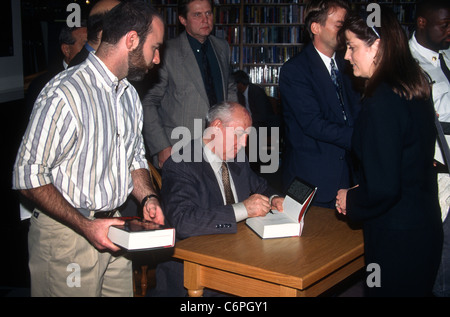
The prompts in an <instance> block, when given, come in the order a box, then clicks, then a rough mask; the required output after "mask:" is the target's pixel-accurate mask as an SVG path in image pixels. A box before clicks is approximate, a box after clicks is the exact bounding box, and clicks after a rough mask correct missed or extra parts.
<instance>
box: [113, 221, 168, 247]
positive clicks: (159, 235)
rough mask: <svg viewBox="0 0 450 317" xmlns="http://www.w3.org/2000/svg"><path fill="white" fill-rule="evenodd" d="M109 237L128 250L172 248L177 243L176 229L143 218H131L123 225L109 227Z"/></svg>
mask: <svg viewBox="0 0 450 317" xmlns="http://www.w3.org/2000/svg"><path fill="white" fill-rule="evenodd" d="M108 238H109V239H110V240H111V241H112V242H113V243H115V244H116V245H118V246H120V247H122V248H124V249H127V250H150V249H159V248H170V247H173V246H174V245H175V229H174V228H166V227H163V226H161V225H159V224H155V223H153V222H149V221H145V220H143V219H131V220H126V221H125V224H124V225H122V226H111V227H109V232H108Z"/></svg>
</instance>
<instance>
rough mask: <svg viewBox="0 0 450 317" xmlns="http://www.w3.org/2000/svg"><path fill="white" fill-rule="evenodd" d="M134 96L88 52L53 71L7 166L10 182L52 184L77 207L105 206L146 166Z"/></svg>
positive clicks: (123, 195)
mask: <svg viewBox="0 0 450 317" xmlns="http://www.w3.org/2000/svg"><path fill="white" fill-rule="evenodd" d="M142 125H143V112H142V105H141V102H140V99H139V96H138V94H137V92H136V90H135V89H134V87H133V86H132V85H130V84H129V82H128V81H127V80H126V79H123V80H121V81H119V80H118V78H117V77H116V76H115V75H113V74H112V73H111V72H110V71H109V70H108V68H107V67H106V66H105V65H104V64H103V62H102V61H101V60H100V59H99V58H98V57H97V56H95V55H94V54H92V53H91V54H89V57H88V58H87V60H86V62H85V63H82V64H80V65H78V66H74V67H72V68H69V69H68V70H66V71H63V72H62V73H60V74H58V75H57V76H56V77H55V78H53V79H52V80H51V81H50V82H49V83H48V84H47V85H46V86H45V88H44V89H43V90H42V91H41V93H40V95H39V97H38V99H37V100H36V103H35V106H34V109H33V112H32V115H31V118H30V123H29V125H28V127H27V130H26V132H25V135H24V137H23V140H22V143H21V145H20V148H19V151H18V154H17V158H16V162H15V165H14V171H13V188H14V189H30V188H36V187H40V186H43V185H47V184H53V185H54V186H55V187H56V188H57V189H58V190H59V191H60V192H61V194H62V195H63V196H64V198H65V199H66V200H67V201H68V202H69V203H71V205H72V206H74V207H75V208H83V209H88V210H99V211H106V210H112V209H115V208H117V207H119V206H120V205H122V204H123V203H124V202H125V200H126V199H127V197H128V195H129V193H130V192H131V191H132V189H133V182H132V178H131V171H133V170H136V169H140V168H148V166H147V161H146V158H145V148H144V142H143V137H142V133H141V131H142Z"/></svg>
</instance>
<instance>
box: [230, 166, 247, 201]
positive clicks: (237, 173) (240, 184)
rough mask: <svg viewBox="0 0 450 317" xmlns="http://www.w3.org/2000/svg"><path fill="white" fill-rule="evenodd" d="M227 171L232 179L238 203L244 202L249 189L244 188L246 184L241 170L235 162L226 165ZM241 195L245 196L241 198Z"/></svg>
mask: <svg viewBox="0 0 450 317" xmlns="http://www.w3.org/2000/svg"><path fill="white" fill-rule="evenodd" d="M228 170H229V171H230V174H231V177H232V178H233V183H234V188H235V189H236V194H237V196H238V201H244V200H245V199H246V198H248V193H249V190H250V189H249V188H248V186H246V184H247V183H248V182H247V181H246V180H245V179H243V175H242V168H241V166H239V164H238V163H236V162H229V163H228ZM243 195H246V196H245V197H243Z"/></svg>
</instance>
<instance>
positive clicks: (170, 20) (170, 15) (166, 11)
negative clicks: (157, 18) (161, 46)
mask: <svg viewBox="0 0 450 317" xmlns="http://www.w3.org/2000/svg"><path fill="white" fill-rule="evenodd" d="M158 10H159V12H160V13H161V15H162V16H163V17H164V19H165V21H164V22H165V23H166V24H167V25H173V24H177V22H178V10H177V8H175V7H159V8H158Z"/></svg>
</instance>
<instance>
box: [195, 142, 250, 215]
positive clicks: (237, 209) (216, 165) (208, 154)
mask: <svg viewBox="0 0 450 317" xmlns="http://www.w3.org/2000/svg"><path fill="white" fill-rule="evenodd" d="M201 142H202V145H203V148H204V158H205V160H206V161H207V162H208V163H209V164H210V165H211V168H212V169H213V171H214V175H215V176H216V179H217V183H218V184H219V187H220V191H221V192H222V197H223V203H224V204H226V199H225V190H224V188H223V182H222V160H221V159H220V158H219V157H218V156H217V155H215V154H214V153H213V152H212V151H211V150H210V149H209V148H208V147H207V146H205V144H204V143H203V141H201ZM229 174H230V185H231V191H232V192H233V196H234V201H238V196H237V194H236V188H235V186H234V182H233V176H232V175H231V173H229ZM232 206H233V210H234V215H235V217H236V222H239V221H242V220H245V219H247V218H248V213H247V209H246V208H245V206H244V203H242V202H238V203H235V204H233V205H232Z"/></svg>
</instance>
